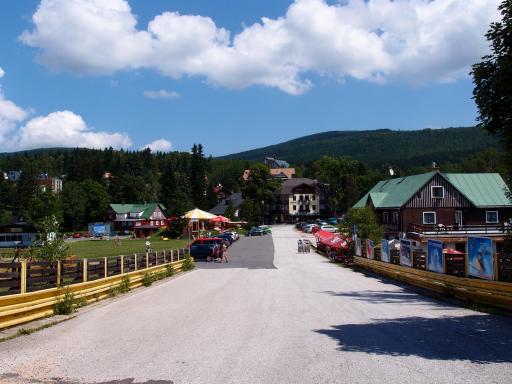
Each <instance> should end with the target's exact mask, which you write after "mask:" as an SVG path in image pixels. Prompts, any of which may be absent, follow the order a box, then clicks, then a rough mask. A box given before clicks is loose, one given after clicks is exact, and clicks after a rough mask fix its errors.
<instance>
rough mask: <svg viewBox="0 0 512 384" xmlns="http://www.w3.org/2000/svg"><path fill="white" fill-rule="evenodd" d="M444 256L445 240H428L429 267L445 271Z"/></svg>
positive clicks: (434, 270)
mask: <svg viewBox="0 0 512 384" xmlns="http://www.w3.org/2000/svg"><path fill="white" fill-rule="evenodd" d="M443 257H444V256H443V242H442V241H438V240H428V242H427V269H428V270H429V271H432V272H439V273H444V268H443Z"/></svg>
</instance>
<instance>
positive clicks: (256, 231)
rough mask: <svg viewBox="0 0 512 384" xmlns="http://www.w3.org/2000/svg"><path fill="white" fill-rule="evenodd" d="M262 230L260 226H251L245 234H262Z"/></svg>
mask: <svg viewBox="0 0 512 384" xmlns="http://www.w3.org/2000/svg"><path fill="white" fill-rule="evenodd" d="M262 235H263V230H262V229H261V228H260V227H252V228H251V230H250V231H249V232H248V233H247V236H262Z"/></svg>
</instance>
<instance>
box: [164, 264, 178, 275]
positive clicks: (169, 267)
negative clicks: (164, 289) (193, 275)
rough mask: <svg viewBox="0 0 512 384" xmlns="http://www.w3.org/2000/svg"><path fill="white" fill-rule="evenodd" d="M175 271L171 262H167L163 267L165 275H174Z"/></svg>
mask: <svg viewBox="0 0 512 384" xmlns="http://www.w3.org/2000/svg"><path fill="white" fill-rule="evenodd" d="M175 273H176V271H175V270H174V266H173V265H172V264H171V263H169V264H167V267H165V276H167V277H171V276H174V274H175Z"/></svg>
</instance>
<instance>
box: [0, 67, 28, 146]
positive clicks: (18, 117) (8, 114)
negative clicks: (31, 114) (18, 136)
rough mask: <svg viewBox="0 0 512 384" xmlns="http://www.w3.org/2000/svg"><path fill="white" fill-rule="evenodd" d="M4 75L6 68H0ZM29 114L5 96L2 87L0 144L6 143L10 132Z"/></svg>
mask: <svg viewBox="0 0 512 384" xmlns="http://www.w3.org/2000/svg"><path fill="white" fill-rule="evenodd" d="M4 75H5V72H4V70H3V69H2V68H0V79H1V78H2V77H3V76H4ZM27 115H28V112H27V111H26V110H24V109H23V108H21V107H19V106H17V105H16V104H15V103H14V102H12V101H10V100H7V99H6V98H5V96H4V93H3V91H2V88H1V87H0V144H2V145H5V144H6V141H7V136H8V135H9V133H11V132H12V130H13V129H14V128H15V127H16V124H18V123H20V122H22V121H23V120H25V118H26V117H27Z"/></svg>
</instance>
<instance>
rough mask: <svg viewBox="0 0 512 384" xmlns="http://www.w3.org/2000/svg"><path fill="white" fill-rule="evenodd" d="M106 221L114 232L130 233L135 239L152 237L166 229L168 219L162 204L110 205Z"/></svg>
mask: <svg viewBox="0 0 512 384" xmlns="http://www.w3.org/2000/svg"><path fill="white" fill-rule="evenodd" d="M106 220H107V221H108V222H112V223H113V224H114V229H115V230H116V231H131V232H133V233H134V234H135V236H136V237H147V236H152V235H153V234H154V233H156V232H158V231H159V230H160V229H162V228H165V227H167V225H168V219H167V216H166V214H165V207H164V206H163V205H162V204H158V203H150V204H110V206H109V208H108V210H107V213H106Z"/></svg>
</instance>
